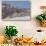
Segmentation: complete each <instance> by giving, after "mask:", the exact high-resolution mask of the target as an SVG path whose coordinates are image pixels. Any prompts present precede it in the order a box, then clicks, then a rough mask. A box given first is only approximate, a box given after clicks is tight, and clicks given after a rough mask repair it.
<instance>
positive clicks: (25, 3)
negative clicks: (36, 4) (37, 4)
mask: <svg viewBox="0 0 46 46" xmlns="http://www.w3.org/2000/svg"><path fill="white" fill-rule="evenodd" d="M3 3H7V4H11V5H12V6H16V7H17V8H30V5H31V3H30V1H3Z"/></svg>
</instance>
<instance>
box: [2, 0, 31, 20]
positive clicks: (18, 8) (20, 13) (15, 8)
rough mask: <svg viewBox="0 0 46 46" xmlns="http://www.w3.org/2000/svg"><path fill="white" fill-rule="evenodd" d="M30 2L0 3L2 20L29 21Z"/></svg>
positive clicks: (6, 1) (5, 0) (6, 0)
mask: <svg viewBox="0 0 46 46" xmlns="http://www.w3.org/2000/svg"><path fill="white" fill-rule="evenodd" d="M30 11H31V2H30V1H15V0H14V1H8V0H4V1H2V20H21V21H22V20H30V19H31V14H30Z"/></svg>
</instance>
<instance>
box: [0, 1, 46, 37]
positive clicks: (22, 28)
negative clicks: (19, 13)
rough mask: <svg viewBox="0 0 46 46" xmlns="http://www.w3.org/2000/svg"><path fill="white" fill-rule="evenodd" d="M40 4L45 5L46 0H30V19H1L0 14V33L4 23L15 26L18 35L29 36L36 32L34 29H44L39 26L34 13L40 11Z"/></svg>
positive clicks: (2, 31)
mask: <svg viewBox="0 0 46 46" xmlns="http://www.w3.org/2000/svg"><path fill="white" fill-rule="evenodd" d="M0 4H1V2H0ZM42 5H46V0H31V21H2V20H1V15H0V35H2V34H4V29H5V26H6V25H14V26H16V27H17V29H18V31H19V33H18V36H21V35H22V34H23V35H24V36H31V34H34V33H36V29H43V30H46V28H42V27H40V26H39V25H38V23H37V22H36V19H35V17H36V15H37V14H40V13H41V12H40V6H42ZM0 9H1V6H0ZM0 14H1V11H0Z"/></svg>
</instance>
